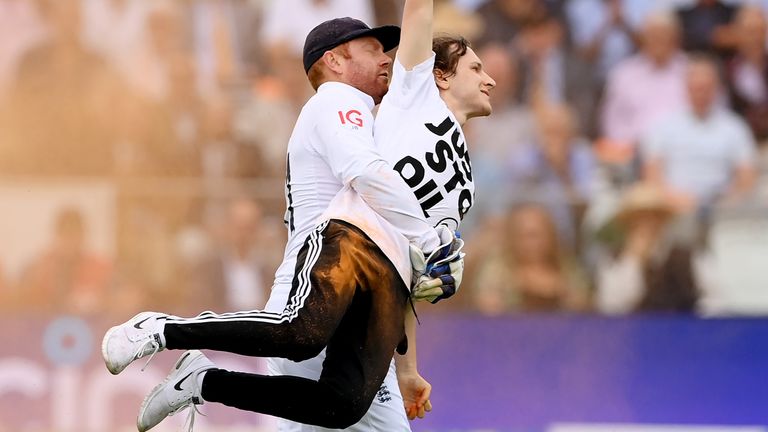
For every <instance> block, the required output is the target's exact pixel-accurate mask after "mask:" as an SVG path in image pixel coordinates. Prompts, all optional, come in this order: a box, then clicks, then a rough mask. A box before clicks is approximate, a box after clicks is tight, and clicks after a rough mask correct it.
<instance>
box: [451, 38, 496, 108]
mask: <svg viewBox="0 0 768 432" xmlns="http://www.w3.org/2000/svg"><path fill="white" fill-rule="evenodd" d="M448 82H449V87H448V92H449V93H450V94H451V98H452V99H454V100H456V101H458V102H459V104H460V105H461V110H462V111H463V112H465V113H467V119H470V118H472V117H482V116H487V115H490V114H491V111H492V108H491V99H490V92H491V89H492V88H494V87H495V86H496V81H494V80H493V78H491V77H490V76H489V75H488V74H487V73H486V72H485V70H484V69H483V62H481V61H480V58H479V57H478V56H477V54H475V51H473V50H472V48H468V49H467V53H466V54H464V55H463V56H461V57H460V58H459V63H458V65H457V66H456V73H455V74H453V75H451V76H450V77H448Z"/></svg>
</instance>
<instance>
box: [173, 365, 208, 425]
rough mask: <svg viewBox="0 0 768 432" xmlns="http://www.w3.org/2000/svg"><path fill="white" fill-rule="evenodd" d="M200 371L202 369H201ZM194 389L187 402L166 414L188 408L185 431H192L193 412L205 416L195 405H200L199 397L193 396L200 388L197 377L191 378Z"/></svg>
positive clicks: (193, 423)
mask: <svg viewBox="0 0 768 432" xmlns="http://www.w3.org/2000/svg"><path fill="white" fill-rule="evenodd" d="M201 372H202V371H201ZM192 382H193V384H192V385H193V386H194V390H193V391H192V397H191V398H189V400H188V401H187V402H185V403H184V404H182V405H180V406H179V407H178V408H176V409H175V410H173V411H172V412H171V413H170V414H168V416H172V415H174V414H176V413H178V412H181V411H184V410H185V409H187V408H189V413H188V414H187V418H186V420H184V426H183V428H184V430H186V431H187V432H193V429H194V428H195V414H200V415H201V416H203V417H205V416H206V415H205V414H203V413H202V412H201V411H200V410H199V409H197V405H202V403H201V402H200V399H199V398H198V397H197V396H194V395H196V394H200V388H199V387H198V385H197V377H195V379H193V380H192Z"/></svg>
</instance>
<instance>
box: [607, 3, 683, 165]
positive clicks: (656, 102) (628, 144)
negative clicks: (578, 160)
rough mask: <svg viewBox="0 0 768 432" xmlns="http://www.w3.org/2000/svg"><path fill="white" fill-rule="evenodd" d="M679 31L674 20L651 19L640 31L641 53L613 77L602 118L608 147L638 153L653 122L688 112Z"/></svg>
mask: <svg viewBox="0 0 768 432" xmlns="http://www.w3.org/2000/svg"><path fill="white" fill-rule="evenodd" d="M679 31H680V30H679V25H678V22H677V19H676V18H675V16H674V15H673V14H670V13H667V12H653V13H651V14H649V15H648V16H647V17H646V19H645V21H644V23H643V26H642V28H641V29H640V51H639V52H638V53H637V54H635V55H633V56H632V57H629V58H627V59H625V60H623V61H621V62H620V63H619V64H618V65H617V66H616V67H615V68H614V69H613V70H611V71H610V72H609V74H608V80H607V83H606V88H605V95H604V100H603V106H602V113H601V123H602V137H603V138H605V140H604V141H603V143H604V145H606V146H607V147H616V148H619V149H621V148H628V149H632V150H634V149H635V148H636V145H637V143H638V141H639V140H640V138H641V136H642V135H643V134H644V133H645V132H646V131H647V130H648V128H649V127H650V126H651V125H652V124H653V123H654V122H656V121H657V120H659V119H662V118H664V117H665V116H666V115H668V114H669V113H671V112H674V111H676V110H678V109H680V108H682V107H684V106H685V104H686V95H685V70H686V69H685V68H686V59H685V54H683V52H682V51H681V50H680V45H679ZM630 154H631V153H630Z"/></svg>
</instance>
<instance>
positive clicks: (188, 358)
mask: <svg viewBox="0 0 768 432" xmlns="http://www.w3.org/2000/svg"><path fill="white" fill-rule="evenodd" d="M201 355H203V353H202V352H200V351H198V350H190V351H187V352H185V353H184V354H182V356H181V358H179V359H178V360H177V361H176V363H175V364H174V365H173V369H171V372H170V373H168V375H167V376H166V377H165V379H164V380H163V382H161V383H160V384H158V385H156V386H155V387H154V388H153V389H152V391H150V392H149V394H147V396H145V397H144V400H143V401H141V407H140V408H139V415H138V416H137V417H136V428H137V429H138V430H139V432H146V431H148V430H150V429H152V428H153V427H155V426H150V427H148V428H146V429H145V428H143V427H142V426H141V424H140V423H139V421H140V419H141V415H142V413H143V412H144V410H145V409H146V408H147V405H149V403H150V401H151V400H152V399H154V398H155V396H157V395H159V394H160V390H162V388H163V387H164V386H166V385H168V383H170V382H172V381H174V380H176V378H178V375H180V374H179V373H178V372H179V371H180V370H181V369H183V368H185V367H186V366H187V364H189V363H191V362H193V361H194V360H195V359H197V358H198V357H199V356H201ZM184 362H187V364H184ZM161 421H162V420H161Z"/></svg>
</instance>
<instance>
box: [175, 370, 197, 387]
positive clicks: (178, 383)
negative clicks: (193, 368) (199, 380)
mask: <svg viewBox="0 0 768 432" xmlns="http://www.w3.org/2000/svg"><path fill="white" fill-rule="evenodd" d="M193 373H194V372H190V373H188V374H187V376H185V377H184V378H182V379H181V380H180V381H179V382H177V383H176V385H174V386H173V388H174V389H176V390H178V391H181V383H183V382H184V381H185V380H186V379H187V378H189V377H190V376H192V374H193Z"/></svg>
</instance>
